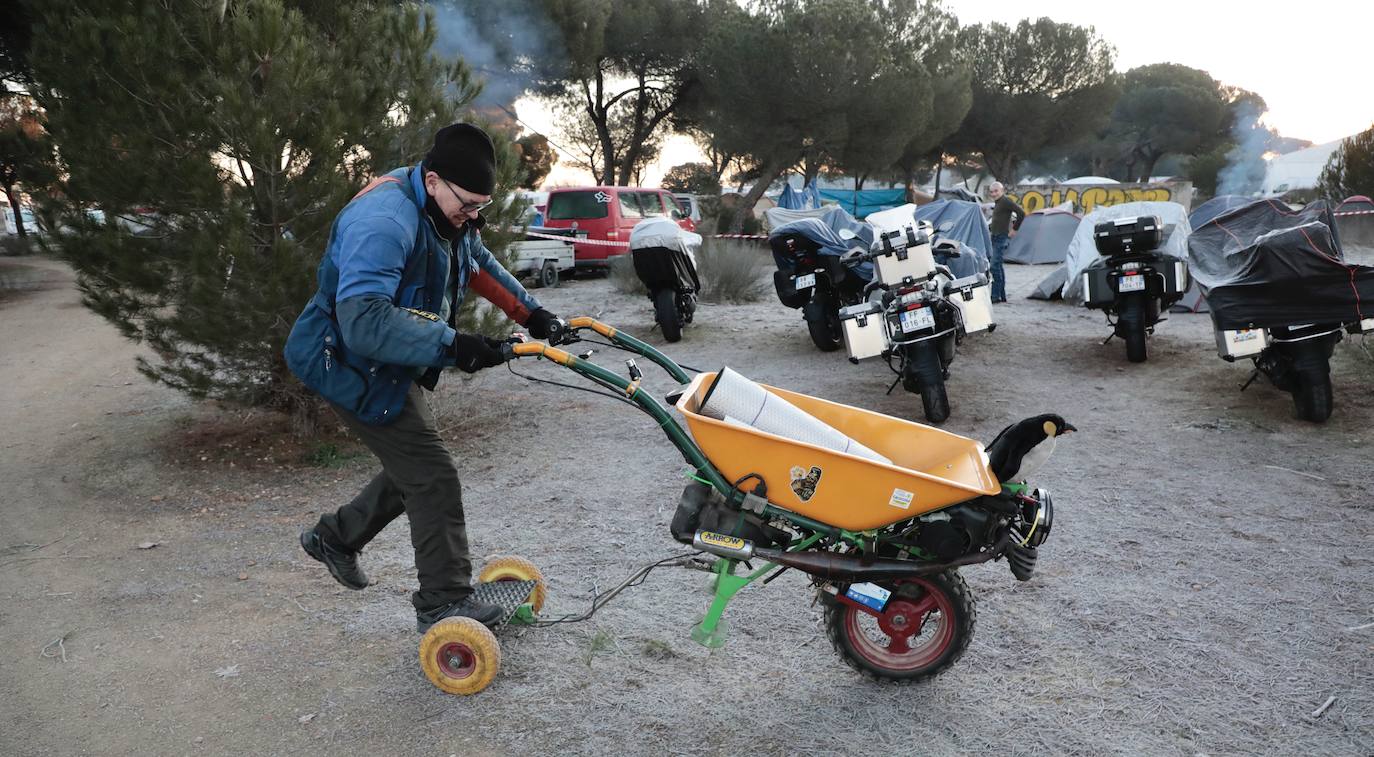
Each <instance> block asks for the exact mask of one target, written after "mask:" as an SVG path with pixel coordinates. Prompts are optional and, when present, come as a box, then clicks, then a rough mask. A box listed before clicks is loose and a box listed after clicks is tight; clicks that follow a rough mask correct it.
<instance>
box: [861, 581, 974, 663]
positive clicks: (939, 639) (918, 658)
mask: <svg viewBox="0 0 1374 757" xmlns="http://www.w3.org/2000/svg"><path fill="white" fill-rule="evenodd" d="M913 588H914V589H915V591H914V592H913V591H911V589H913ZM898 590H899V591H902V593H901V594H898V593H897V592H893V595H892V598H891V599H889V600H888V603H887V606H886V607H884V608H883V612H882V614H881V615H878V616H877V617H874V616H873V615H870V614H868V613H866V612H864V611H862V610H860V609H858V608H855V607H847V608H845V617H844V629H845V632H846V635H847V636H848V637H849V641H850V646H852V647H853V649H854V652H855V653H856V654H858V655H859V656H861V657H863V658H864V659H865V660H867V661H869V662H870V663H872V664H873V665H875V666H877V667H882V668H887V669H889V670H898V671H907V672H910V671H915V670H919V669H921V668H924V667H926V666H928V665H931V664H933V663H934V662H935V661H936V660H939V659H940V657H941V655H943V654H944V653H945V651H946V650H947V649H949V646H950V644H951V643H952V642H953V641H954V629H955V625H956V620H955V617H954V604H953V602H951V601H950V599H949V597H947V596H946V595H945V594H944V592H942V591H940V590H939V588H938V587H937V586H935V585H934V584H933V583H930V582H928V581H926V580H924V579H912V580H909V581H905V582H902V586H899V588H898ZM928 621H929V622H928Z"/></svg>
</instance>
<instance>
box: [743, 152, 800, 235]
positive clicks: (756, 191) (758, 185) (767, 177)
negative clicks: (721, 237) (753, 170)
mask: <svg viewBox="0 0 1374 757" xmlns="http://www.w3.org/2000/svg"><path fill="white" fill-rule="evenodd" d="M789 165H791V161H785V160H778V159H774V160H771V161H769V162H767V163H765V164H764V165H763V170H762V171H760V172H759V178H758V181H756V182H754V188H753V189H751V190H749V194H747V195H745V196H744V200H743V201H742V202H741V203H740V205H739V207H737V208H735V214H734V215H732V216H731V217H730V226H729V231H730V233H731V234H738V233H740V231H741V230H742V229H743V228H744V219H745V216H746V214H748V213H753V212H754V203H756V202H758V201H759V198H760V197H763V193H764V192H767V191H768V187H769V185H771V184H772V183H773V182H774V181H775V180H777V178H778V177H779V176H781V175H782V172H783V171H784V170H786V168H787V166H789Z"/></svg>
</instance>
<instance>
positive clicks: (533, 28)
mask: <svg viewBox="0 0 1374 757" xmlns="http://www.w3.org/2000/svg"><path fill="white" fill-rule="evenodd" d="M427 7H429V8H431V9H432V10H433V11H434V20H435V26H436V31H437V39H436V40H435V43H434V52H435V53H436V54H438V55H440V56H443V57H461V58H462V59H463V60H464V61H466V62H467V64H468V66H469V67H471V68H472V70H473V72H474V73H475V74H476V75H477V76H478V77H479V78H480V79H482V80H483V82H484V83H485V86H484V88H483V90H482V94H481V96H480V97H478V98H477V101H476V102H475V103H473V106H474V107H475V108H478V109H485V110H491V109H493V108H509V109H511V110H514V107H513V104H514V103H515V101H516V99H517V98H519V97H520V96H521V95H523V94H525V93H526V92H528V91H529V90H530V89H531V88H532V87H533V85H534V83H535V70H534V69H535V66H536V63H537V65H538V67H540V68H547V67H548V66H549V62H550V61H551V60H562V59H563V58H564V57H565V56H564V54H563V50H562V47H561V44H560V43H559V42H558V39H559V37H558V35H557V34H556V33H555V31H554V28H553V25H552V24H551V23H550V22H549V20H548V19H547V18H546V17H545V16H544V15H543V14H542V13H540V12H539V8H538V3H537V2H532V1H531V0H501V1H500V2H484V1H482V0H476V1H469V2H463V0H440V1H439V2H433V3H429V4H428V6H427Z"/></svg>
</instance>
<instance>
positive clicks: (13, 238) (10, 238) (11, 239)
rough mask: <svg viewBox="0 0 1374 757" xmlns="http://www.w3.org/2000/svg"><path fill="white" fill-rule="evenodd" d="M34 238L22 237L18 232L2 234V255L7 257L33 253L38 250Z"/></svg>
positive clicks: (0, 246) (0, 239) (0, 253)
mask: <svg viewBox="0 0 1374 757" xmlns="http://www.w3.org/2000/svg"><path fill="white" fill-rule="evenodd" d="M32 239H33V237H21V236H19V235H17V234H4V235H0V255H4V256H6V257H14V256H17V255H32V254H34V253H35V252H38V245H37V243H34V242H32V241H31V240H32Z"/></svg>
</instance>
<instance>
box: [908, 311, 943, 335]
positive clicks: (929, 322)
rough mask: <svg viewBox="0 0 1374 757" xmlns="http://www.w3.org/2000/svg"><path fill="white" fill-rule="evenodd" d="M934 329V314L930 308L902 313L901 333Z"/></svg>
mask: <svg viewBox="0 0 1374 757" xmlns="http://www.w3.org/2000/svg"><path fill="white" fill-rule="evenodd" d="M933 328H935V313H934V312H933V311H932V310H931V309H930V308H916V309H915V310H903V311H902V333H903V334H909V333H911V332H913V331H920V330H921V329H933Z"/></svg>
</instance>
